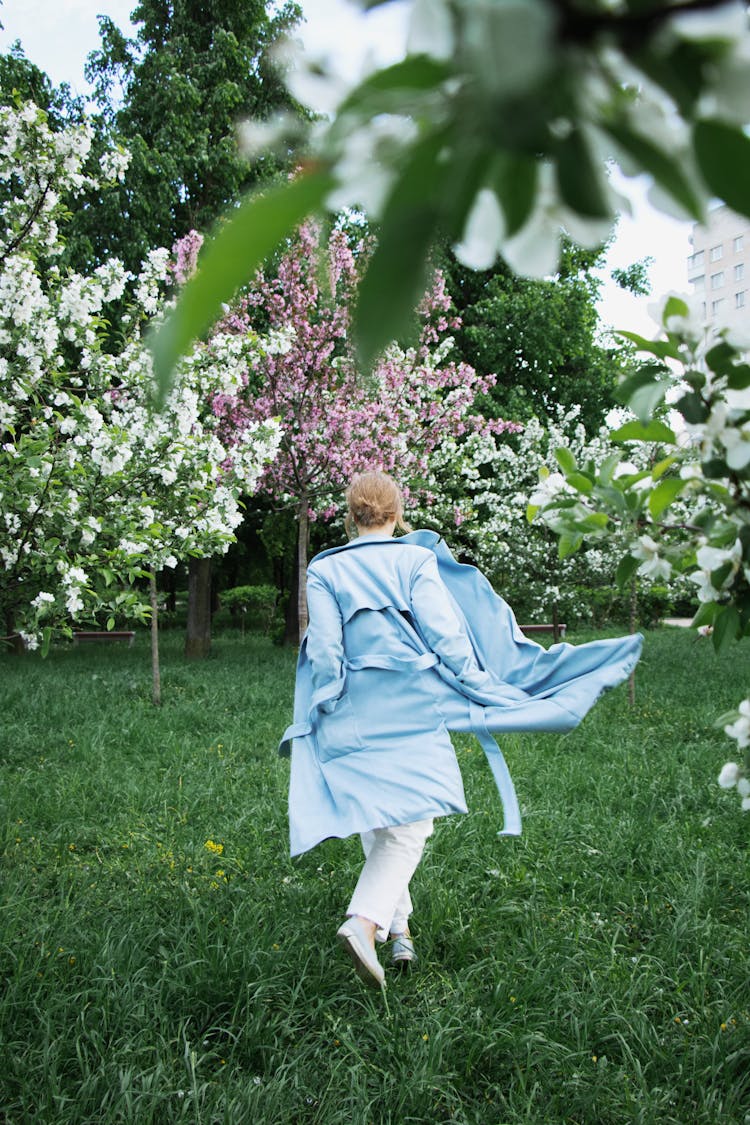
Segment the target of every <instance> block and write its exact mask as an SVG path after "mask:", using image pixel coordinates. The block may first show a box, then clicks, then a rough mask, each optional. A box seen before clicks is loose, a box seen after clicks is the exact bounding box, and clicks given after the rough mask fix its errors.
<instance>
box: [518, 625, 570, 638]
mask: <svg viewBox="0 0 750 1125" xmlns="http://www.w3.org/2000/svg"><path fill="white" fill-rule="evenodd" d="M520 628H521V631H522V632H523V633H525V634H526V636H527V637H529V636H533V634H534V633H551V634H552V636H553V638H554V639H555V641H558V640H559V639H560V637H564V636H565V630H566V629H567V628H568V626H567V625H561V624H555V623H554V622H553V623H552V624H550V625H521V626H520Z"/></svg>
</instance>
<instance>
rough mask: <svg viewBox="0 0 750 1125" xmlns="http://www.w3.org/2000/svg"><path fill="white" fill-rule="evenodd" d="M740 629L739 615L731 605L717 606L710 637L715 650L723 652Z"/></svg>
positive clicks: (735, 637)
mask: <svg viewBox="0 0 750 1125" xmlns="http://www.w3.org/2000/svg"><path fill="white" fill-rule="evenodd" d="M739 631H740V615H739V613H738V612H737V610H736V609H735V608H734V606H733V605H725V606H721V607H720V608H719V611H718V613H717V614H716V618H715V620H714V631H713V634H712V639H713V642H714V648H715V650H716V651H717V652H723V651H724V649H726V648H728V647H729V645H730V644H731V643H732V641H734V640H736V639H737V637H738V635H739Z"/></svg>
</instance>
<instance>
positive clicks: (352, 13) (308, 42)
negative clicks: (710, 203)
mask: <svg viewBox="0 0 750 1125" xmlns="http://www.w3.org/2000/svg"><path fill="white" fill-rule="evenodd" d="M301 4H302V9H303V12H304V15H305V23H304V24H303V25H302V27H301V29H300V32H299V37H300V38H301V39H302V40H303V43H304V45H305V48H306V49H307V50H309V51H311V52H314V53H322V54H327V55H328V56H329V57H331V58H333V59H334V60H335V61H336V65H337V67H338V69H339V70H340V71H341V72H343V73H344V74H345V75H346V76H347V77H348V78H351V79H355V78H356V77H357V76H358V74H359V73H360V71H361V69H362V67H363V64H364V59H365V57H366V56H367V55H368V54H371V55H374V57H375V59H376V61H378V62H380V63H388V62H390V61H393V60H394V59H396V58H398V57H399V56H400V54H401V53H402V51H403V45H404V42H405V38H406V18H405V11H406V9H405V5H404V4H403V3H399V2H395V3H390V4H386V5H384V6H383V7H381V8H377V9H375V10H374V11H372V12H369V13H367V14H366V15H363V14H362V13H361V12H360V10H359V8H358V7H357V5H356V4H355V3H353V2H352V0H301ZM134 7H135V0H3V3H2V7H0V21H2V23H3V26H4V30H2V31H0V50H3V51H5V50H7V49H8V47H10V45H11V43H13V42H14V41H15V40H16V39H20V40H21V44H22V46H23V48H24V51H25V53H26V55H27V57H28V58H29V59H31V61H32V62H34V63H36V65H37V66H39V67H41V68H42V70H44V71H46V72H47V74H48V75H49V77H50V78H51V80H52V81H53V83H55V84H58V83H60V82H68V83H69V84H70V86H71V87H72V88H73V90H74V92H76V93H79V94H86V93H88V87H87V85H86V82H85V80H84V77H83V69H84V63H85V60H86V56H87V54H88V53H89V51H92V50H95V49H96V48H97V47H98V45H99V37H98V23H97V15H107V16H110V17H111V18H112V19H113V20H114V22H115V23H116V24H117V25H118V26H119V27H120V28H122V29H123V30H127V29H128V28H129V27H130V21H129V14H130V12H131V11H132V10H133V8H134ZM618 190H620V191H622V192H624V193H625V194H627V195H628V196H629V197H630V199H631V206H632V209H633V210H632V215H630V216H628V215H625V214H623V215H622V217H621V219H620V223H619V225H618V231H617V236H616V239H615V242H614V244H613V246H612V248H611V250H610V253H609V255H608V259H607V262H606V264H605V270H604V274H603V276H604V277H605V278H606V277H607V276H608V272H609V269H612V268H615V267H619V268H622V267H624V266H627V265H630V264H631V263H633V262H634V261H638V260H640V259H642V258H645V257H647V256H649V257H652V258H653V259H654V264H653V266H652V267H651V269H650V271H649V273H650V279H651V284H652V294H653V295H652V296H651V297H649V298H635V297H633V295H632V294H629V293H626V292H624V291H622V290H620V289H618V287H617V286H616V285H614V283H611V282H609V281H605V286H604V293H603V298H602V301H601V302H600V305H599V311H600V314H601V317H602V320H603V321H604V322H605V324H608V325H610V326H612V327H615V328H626V329H629V330H630V331H634V332H639V333H641V334H643V335H646V336H653V335H654V329H655V325H654V323H653V321H652V320H651V316H650V313H649V311H648V308H649V306H650V305H651V304H652V303H653V301H654V300H655V299H656V298H658V297H659V296H660V295H662V294H664V293H666V292H667V291H669V290H677V291H680V292H685V291H686V290H687V288H688V286H687V265H686V260H687V256H688V254H689V253H690V246H689V243H688V236H689V234H690V229H691V227H690V224H689V223H684V222H679V221H677V220H675V219H670V218H668V217H667V216H665V215H663V214H661V213H660V212H657V211H655V210H654V209H653V208H652V207H651V206H650V205H649V203H648V199H647V191H648V181H647V180H646V179H645V178H644V177H640V178H639V179H637V180H630V181H627V184H626V183H625V182H624V181H623V182H622V183H618Z"/></svg>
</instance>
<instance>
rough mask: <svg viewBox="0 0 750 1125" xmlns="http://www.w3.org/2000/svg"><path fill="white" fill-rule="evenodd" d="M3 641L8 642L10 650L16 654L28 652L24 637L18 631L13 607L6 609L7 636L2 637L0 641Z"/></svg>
mask: <svg viewBox="0 0 750 1125" xmlns="http://www.w3.org/2000/svg"><path fill="white" fill-rule="evenodd" d="M2 641H5V642H7V645H8V651H9V652H12V653H13V654H14V656H22V655H23V654H24V653H25V652H26V645H25V644H24V643H23V637H22V636H21V634H20V633H17V632H16V619H15V615H14V613H13V610H12V609H9V610H6V613H5V636H4V637H3V638H0V643H1V642H2Z"/></svg>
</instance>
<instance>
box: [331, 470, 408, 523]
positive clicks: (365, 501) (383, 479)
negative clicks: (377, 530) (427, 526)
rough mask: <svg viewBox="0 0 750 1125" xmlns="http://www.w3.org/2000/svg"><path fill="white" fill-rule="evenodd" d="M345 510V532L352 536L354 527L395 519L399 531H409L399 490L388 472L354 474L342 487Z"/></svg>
mask: <svg viewBox="0 0 750 1125" xmlns="http://www.w3.org/2000/svg"><path fill="white" fill-rule="evenodd" d="M346 502H347V505H348V508H349V510H348V512H347V514H346V520H345V521H344V523H345V526H346V531H347V534H348V535H350V536H352V535H354V533H355V525H356V527H364V528H370V527H382V526H383V524H384V523H390V522H391V520H395V521H396V527H397V528H398V529H399V530H400V531H411V528H410V527H409V525H408V523H406V521H405V520H404V506H403V498H402V496H401V489H400V488H399V487H398V485H397V484H396V482H395V480H394V479H393V477H390V476H388V473H381V472H369V473H357V475H356V476H355V477H353V478H352V481H351V483H350V485H349V487H348V488H347V490H346Z"/></svg>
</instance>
